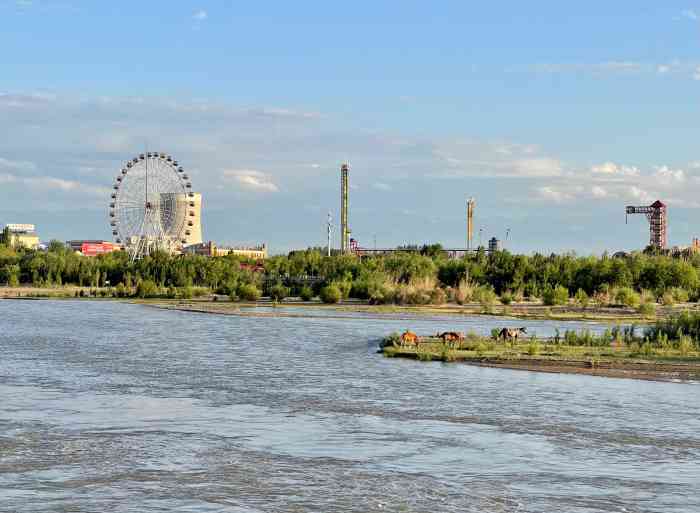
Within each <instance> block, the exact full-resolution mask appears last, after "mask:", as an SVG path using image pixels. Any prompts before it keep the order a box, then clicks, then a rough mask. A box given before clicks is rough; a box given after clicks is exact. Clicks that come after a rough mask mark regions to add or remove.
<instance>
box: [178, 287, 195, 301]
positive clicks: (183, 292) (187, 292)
mask: <svg viewBox="0 0 700 513" xmlns="http://www.w3.org/2000/svg"><path fill="white" fill-rule="evenodd" d="M177 295H178V296H180V298H182V299H192V295H193V292H192V287H180V288H179V289H178V291H177Z"/></svg>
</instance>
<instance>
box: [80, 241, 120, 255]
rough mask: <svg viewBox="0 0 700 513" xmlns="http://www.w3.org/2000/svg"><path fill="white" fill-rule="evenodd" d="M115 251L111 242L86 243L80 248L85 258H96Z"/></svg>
mask: <svg viewBox="0 0 700 513" xmlns="http://www.w3.org/2000/svg"><path fill="white" fill-rule="evenodd" d="M115 249H117V248H116V247H115V246H114V244H112V243H111V242H99V243H95V242H86V243H84V244H83V245H82V246H81V247H80V252H81V253H82V254H83V255H85V256H97V255H102V254H104V253H111V252H112V251H114V250H115Z"/></svg>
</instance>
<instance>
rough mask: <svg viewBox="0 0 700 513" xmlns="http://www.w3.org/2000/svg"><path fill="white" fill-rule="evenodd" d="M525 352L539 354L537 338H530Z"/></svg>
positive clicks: (531, 354) (533, 354) (532, 354)
mask: <svg viewBox="0 0 700 513" xmlns="http://www.w3.org/2000/svg"><path fill="white" fill-rule="evenodd" d="M527 354H529V355H530V356H536V355H538V354H540V343H539V342H538V341H537V340H535V339H533V340H530V343H529V344H528V345H527Z"/></svg>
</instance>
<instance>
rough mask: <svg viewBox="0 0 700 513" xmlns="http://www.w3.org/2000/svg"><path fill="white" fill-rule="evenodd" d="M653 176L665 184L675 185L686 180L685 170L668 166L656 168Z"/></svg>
mask: <svg viewBox="0 0 700 513" xmlns="http://www.w3.org/2000/svg"><path fill="white" fill-rule="evenodd" d="M653 177H654V178H655V179H656V180H658V181H659V182H661V184H663V185H674V184H677V183H683V182H685V178H686V176H685V171H683V170H682V169H671V168H669V167H668V166H659V167H657V168H656V171H655V172H654V175H653Z"/></svg>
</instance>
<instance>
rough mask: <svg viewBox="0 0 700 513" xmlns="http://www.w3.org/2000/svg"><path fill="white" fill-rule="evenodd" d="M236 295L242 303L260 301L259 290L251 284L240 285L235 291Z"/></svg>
mask: <svg viewBox="0 0 700 513" xmlns="http://www.w3.org/2000/svg"><path fill="white" fill-rule="evenodd" d="M236 295H237V296H238V297H239V298H241V299H243V300H244V301H257V300H258V299H260V289H258V287H256V286H255V285H253V284H252V283H248V284H245V285H240V286H239V287H238V290H237V291H236Z"/></svg>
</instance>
